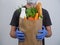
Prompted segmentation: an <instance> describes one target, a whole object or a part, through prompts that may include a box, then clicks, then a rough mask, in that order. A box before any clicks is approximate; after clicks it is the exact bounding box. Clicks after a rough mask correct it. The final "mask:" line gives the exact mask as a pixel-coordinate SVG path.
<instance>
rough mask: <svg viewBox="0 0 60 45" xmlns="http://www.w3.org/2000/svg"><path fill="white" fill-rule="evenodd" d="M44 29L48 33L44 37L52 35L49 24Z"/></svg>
mask: <svg viewBox="0 0 60 45" xmlns="http://www.w3.org/2000/svg"><path fill="white" fill-rule="evenodd" d="M46 30H47V31H48V34H47V35H46V37H51V35H52V31H51V26H46Z"/></svg>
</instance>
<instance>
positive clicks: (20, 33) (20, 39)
mask: <svg viewBox="0 0 60 45" xmlns="http://www.w3.org/2000/svg"><path fill="white" fill-rule="evenodd" d="M16 38H18V39H19V41H24V39H25V36H24V33H23V32H22V31H19V30H18V29H16Z"/></svg>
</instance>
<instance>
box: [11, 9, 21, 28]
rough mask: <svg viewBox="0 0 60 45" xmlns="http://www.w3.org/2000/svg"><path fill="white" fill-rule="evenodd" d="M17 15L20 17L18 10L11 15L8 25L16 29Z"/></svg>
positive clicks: (17, 23)
mask: <svg viewBox="0 0 60 45" xmlns="http://www.w3.org/2000/svg"><path fill="white" fill-rule="evenodd" d="M19 15H20V13H19V12H18V10H16V11H15V12H14V14H13V17H12V20H11V22H10V25H12V26H16V27H18V25H19Z"/></svg>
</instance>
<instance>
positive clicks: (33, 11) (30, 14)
mask: <svg viewBox="0 0 60 45" xmlns="http://www.w3.org/2000/svg"><path fill="white" fill-rule="evenodd" d="M37 12H38V11H37V9H36V8H34V7H31V8H27V9H26V16H27V17H34V16H35V14H36V13H37Z"/></svg>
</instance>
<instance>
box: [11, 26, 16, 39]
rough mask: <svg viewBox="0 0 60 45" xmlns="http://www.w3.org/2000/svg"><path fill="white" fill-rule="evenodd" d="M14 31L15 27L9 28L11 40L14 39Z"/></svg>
mask: <svg viewBox="0 0 60 45" xmlns="http://www.w3.org/2000/svg"><path fill="white" fill-rule="evenodd" d="M15 31H16V26H11V31H10V36H11V37H12V38H16V36H15Z"/></svg>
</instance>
